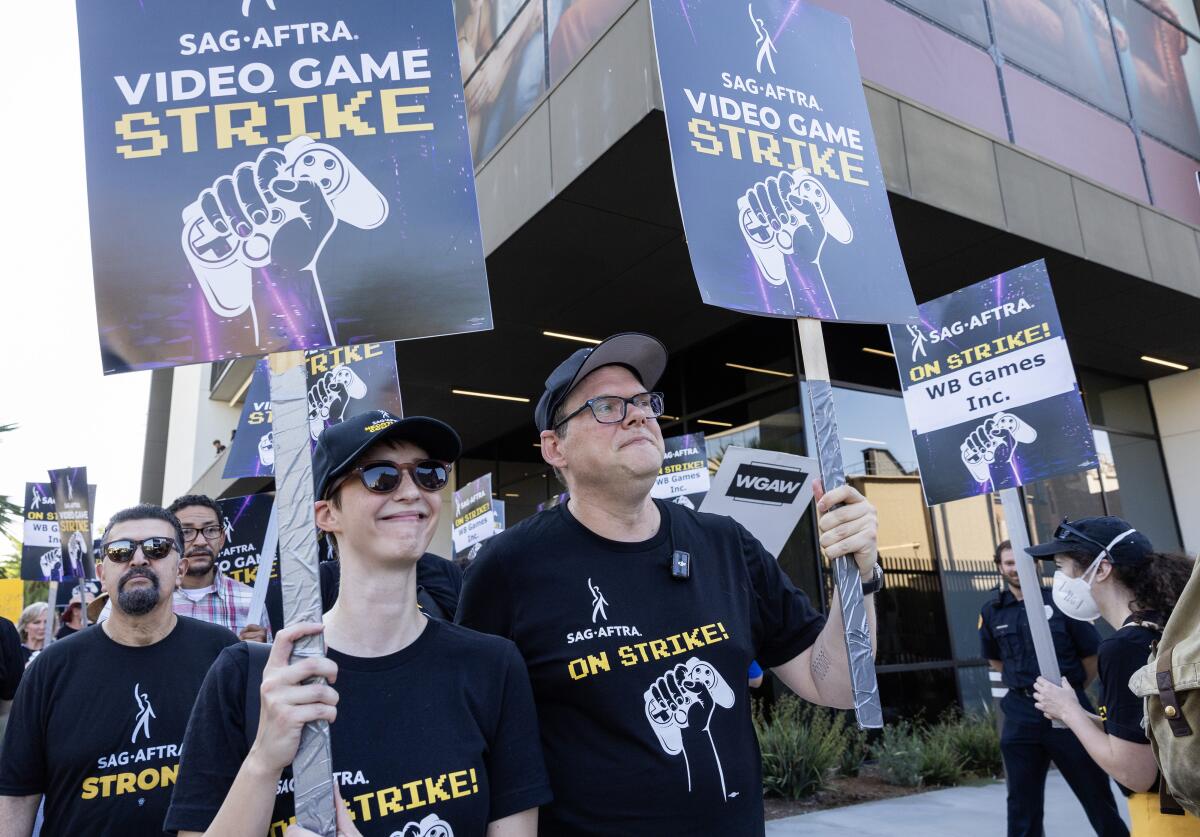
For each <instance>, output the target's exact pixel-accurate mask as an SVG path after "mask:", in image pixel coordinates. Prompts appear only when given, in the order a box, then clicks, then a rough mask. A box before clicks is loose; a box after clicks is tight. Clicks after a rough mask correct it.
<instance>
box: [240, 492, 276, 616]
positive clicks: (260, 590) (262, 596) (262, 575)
mask: <svg viewBox="0 0 1200 837" xmlns="http://www.w3.org/2000/svg"><path fill="white" fill-rule="evenodd" d="M278 547H279V511H278V507H277V506H276V505H275V504H274V503H272V504H271V516H270V517H268V518H267V531H266V532H265V533H264V534H263V541H262V550H261V551H260V552H259V556H258V570H257V571H256V573H255V576H254V592H253V593H252V594H251V596H250V610H249V612H248V613H247V614H246V622H247V623H248V624H250V625H265V624H266V622H264V621H263V619H265V618H266V613H265V610H266V605H267V588H268V587H269V586H270V584H271V575H272V574H273V573H274V572H275V552H276V550H277V549H278Z"/></svg>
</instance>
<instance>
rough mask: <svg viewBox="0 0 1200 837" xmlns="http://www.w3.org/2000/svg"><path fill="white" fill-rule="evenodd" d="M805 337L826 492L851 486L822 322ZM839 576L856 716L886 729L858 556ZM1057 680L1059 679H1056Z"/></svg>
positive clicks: (810, 324) (836, 569)
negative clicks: (835, 405)
mask: <svg viewBox="0 0 1200 837" xmlns="http://www.w3.org/2000/svg"><path fill="white" fill-rule="evenodd" d="M796 329H797V330H798V331H799V333H800V354H801V357H802V358H803V359H804V376H805V378H806V380H807V383H808V396H809V402H810V404H811V405H812V414H813V435H814V436H815V437H816V441H817V461H818V462H819V463H820V465H821V481H822V483H823V484H824V486H825V490H826V491H832V490H833V489H835V488H837V487H839V486H841V485H845V484H846V475H845V473H844V472H843V470H842V443H841V438H840V437H839V436H838V429H837V414H836V411H835V410H834V406H833V385H832V384H831V383H830V381H829V360H828V358H827V357H826V356H825V340H824V338H823V337H822V335H821V321H820V320H815V319H809V318H806V317H802V318H800V319H798V320H796ZM833 577H834V582H835V583H836V584H837V589H838V595H839V596H840V598H841V604H842V625H843V627H844V630H845V635H846V652H847V656H848V657H849V659H850V681H851V683H852V685H853V687H854V716H855V718H856V719H857V720H858V725H859V726H860V727H862V728H863V729H879V728H880V727H882V726H883V707H882V705H881V704H880V701H879V682H878V679H877V678H876V676H875V657H874V654H873V653H872V651H871V626H870V623H869V622H868V621H867V608H866V602H865V601H864V597H863V592H862V581H861V577H860V576H859V573H858V565H857V564H856V563H855V561H854V558H853V557H852V556H844V557H842V558H837V559H834V561H833ZM1056 682H1057V681H1056Z"/></svg>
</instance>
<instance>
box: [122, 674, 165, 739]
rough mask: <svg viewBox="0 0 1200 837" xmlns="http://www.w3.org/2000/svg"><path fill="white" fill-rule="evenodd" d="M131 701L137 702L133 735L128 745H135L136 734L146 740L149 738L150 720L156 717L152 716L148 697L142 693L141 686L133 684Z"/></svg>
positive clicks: (152, 712)
mask: <svg viewBox="0 0 1200 837" xmlns="http://www.w3.org/2000/svg"><path fill="white" fill-rule="evenodd" d="M133 699H134V701H136V702H137V708H138V711H137V719H136V723H135V724H134V726H133V735H131V736H129V743H130V744H136V743H137V737H138V733H139V732H141V733H142V734H143V735H145V736H146V738H149V737H150V719H152V718H156V717H158V716H157V715H155V714H154V707H152V706H151V705H150V695H148V694H147V693H146V692H143V691H142V684H141V683H135V684H134V686H133Z"/></svg>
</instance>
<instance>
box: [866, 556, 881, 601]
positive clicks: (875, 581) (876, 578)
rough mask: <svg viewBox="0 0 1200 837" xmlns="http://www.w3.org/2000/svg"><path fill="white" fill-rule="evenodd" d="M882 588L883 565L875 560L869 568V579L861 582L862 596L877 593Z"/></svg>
mask: <svg viewBox="0 0 1200 837" xmlns="http://www.w3.org/2000/svg"><path fill="white" fill-rule="evenodd" d="M882 589H883V567H881V566H879V563H878V562H876V564H875V566H874V567H873V568H872V570H871V580H870V581H864V582H863V583H862V592H863V595H864V596H869V595H871V594H872V593H878V592H879V591H880V590H882Z"/></svg>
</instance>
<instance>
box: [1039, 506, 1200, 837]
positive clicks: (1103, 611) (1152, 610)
mask: <svg viewBox="0 0 1200 837" xmlns="http://www.w3.org/2000/svg"><path fill="white" fill-rule="evenodd" d="M1027 552H1029V554H1030V555H1033V556H1034V557H1035V558H1049V557H1053V558H1054V563H1055V565H1056V567H1057V571H1056V572H1055V574H1054V604H1055V605H1057V606H1058V609H1059V610H1061V611H1062V612H1063V613H1065V614H1066V615H1067V616H1070V617H1072V618H1075V619H1082V620H1084V621H1087V622H1094V621H1095V620H1096V619H1103V620H1104V621H1105V622H1107V623H1108V624H1109V625H1110V626H1112V628H1113V629H1114V630H1115V633H1114V634H1113V635H1112V636H1110V637H1109V638H1108V639H1106V640H1104V641H1103V642H1101V643H1100V649H1099V652H1098V657H1099V670H1100V671H1099V674H1100V710H1099V711H1100V714H1099V715H1098V716H1097V715H1093V714H1091V713H1090V712H1088V711H1087V710H1086V709H1084V707H1083V706H1082V705H1081V704H1080V703H1079V698H1078V697H1077V696H1076V694H1075V691H1074V689H1072V688H1070V687H1069V686H1068V685H1067V684H1066V681H1065V679H1064V682H1063V684H1062V685H1061V686H1060V685H1056V684H1054V683H1051V682H1050V681H1048V680H1046V679H1045V678H1044V677H1039V678H1038V680H1037V682H1036V683H1035V684H1034V693H1035V699H1034V705H1035V706H1036V707H1037V709H1039V710H1040V711H1041V712H1042V713H1044V714H1045V716H1046V717H1047V718H1050V719H1051V720H1057V721H1062V722H1063V723H1064V724H1066V726H1067V728H1068V729H1070V730H1071V731H1072V732H1073V733H1075V735H1076V736H1077V737H1078V738H1079V741H1080V743H1081V744H1083V746H1084V749H1086V750H1087V751H1088V754H1089V755H1091V757H1092V758H1093V759H1094V760H1095V761H1096V763H1097V764H1098V765H1100V767H1101V768H1103V769H1104V771H1105V772H1106V773H1107V774H1108V775H1109V776H1111V777H1112V778H1113V779H1115V780H1116V781H1117V784H1118V786H1119V787H1120V788H1121V792H1122V793H1123V794H1125V796H1126V797H1127V799H1128V802H1129V816H1130V825H1131V832H1130V833H1131V834H1132V835H1133V837H1150V835H1153V837H1177V835H1200V819H1197V818H1196V817H1193V816H1191V815H1190V814H1188V815H1184V816H1178V815H1174V814H1167V813H1164V812H1163V811H1162V810H1161V809H1160V806H1159V800H1158V785H1159V781H1160V777H1159V771H1158V765H1157V764H1156V763H1155V761H1154V753H1153V751H1152V750H1151V749H1150V742H1149V740H1148V739H1147V738H1146V733H1145V731H1144V729H1143V727H1142V724H1143V721H1144V718H1145V715H1144V708H1143V705H1142V701H1141V699H1140V698H1138V697H1137V696H1136V695H1134V694H1133V692H1132V691H1131V690H1130V689H1129V678H1130V677H1132V676H1133V674H1134V672H1136V671H1137V670H1138V669H1140V668H1141V667H1142V666H1144V665H1145V664H1146V661H1147V658H1148V657H1149V656H1150V651H1151V647H1152V646H1153V644H1154V643H1155V642H1157V641H1158V638H1159V637H1160V636H1162V626H1163V625H1165V624H1166V621H1167V619H1168V618H1169V617H1170V615H1171V611H1172V610H1174V609H1175V604H1176V602H1178V601H1179V596H1180V594H1181V593H1182V592H1183V588H1184V586H1185V585H1186V584H1187V582H1188V579H1189V578H1190V577H1191V573H1192V561H1191V559H1189V558H1187V557H1186V556H1182V555H1170V554H1166V553H1161V552H1155V551H1154V548H1153V546H1152V545H1151V543H1150V540H1149V539H1148V538H1147V537H1146V536H1145V535H1143V534H1142V533H1141V532H1139V531H1138V530H1137V529H1135V528H1133V527H1132V526H1130V525H1129V523H1127V522H1126V521H1124V520H1122V519H1121V518H1119V517H1089V518H1085V519H1083V520H1077V521H1075V522H1073V523H1072V522H1069V521H1066V520H1064V521H1063V522H1062V523H1061V524H1060V525H1059V527H1058V529H1057V530H1056V531H1055V533H1054V538H1053V539H1052V540H1051V541H1049V542H1047V543H1044V544H1039V545H1038V546H1032V547H1029V548H1028V550H1027Z"/></svg>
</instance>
